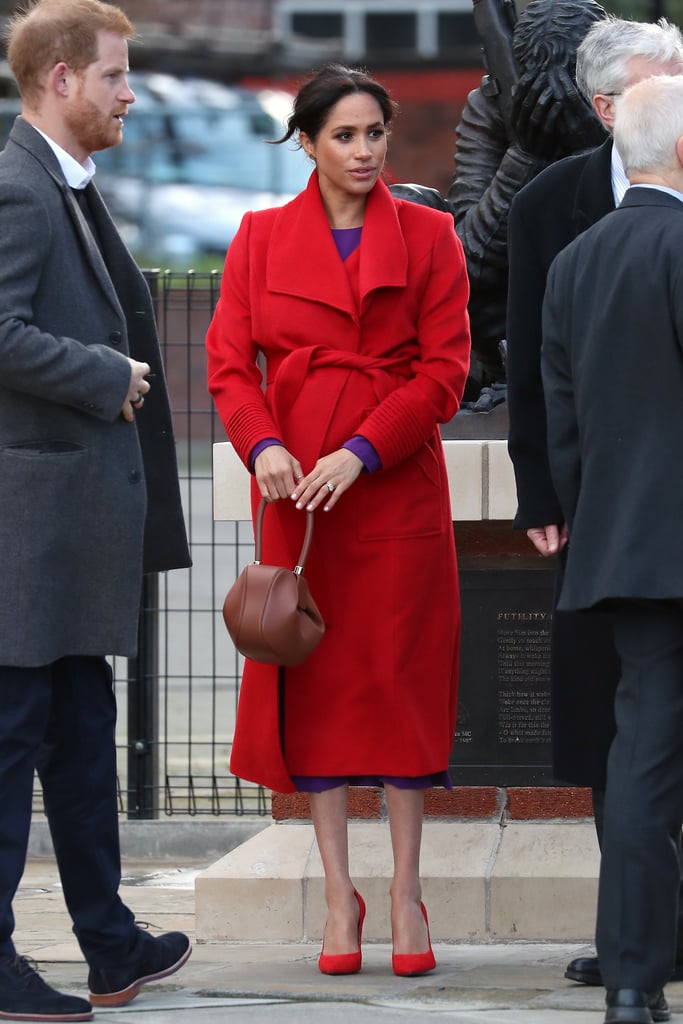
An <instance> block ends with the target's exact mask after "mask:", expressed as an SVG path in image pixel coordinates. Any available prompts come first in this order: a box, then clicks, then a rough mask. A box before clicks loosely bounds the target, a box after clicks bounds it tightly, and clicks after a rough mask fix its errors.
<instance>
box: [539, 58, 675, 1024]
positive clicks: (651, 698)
mask: <svg viewBox="0 0 683 1024" xmlns="http://www.w3.org/2000/svg"><path fill="white" fill-rule="evenodd" d="M614 139H615V146H616V147H617V149H618V151H619V154H620V156H621V159H622V162H623V166H624V170H625V172H626V174H627V176H628V179H629V181H630V184H631V187H630V188H629V189H628V190H627V192H626V195H625V197H624V199H623V200H622V202H621V204H620V206H619V207H618V209H617V210H616V211H614V212H613V213H610V214H608V215H607V216H606V217H605V218H603V219H602V220H601V221H600V222H599V223H598V224H595V225H594V226H593V227H591V228H589V229H588V230H587V231H586V232H585V233H584V234H582V235H581V236H580V237H579V238H577V239H576V240H575V241H574V242H573V243H571V244H570V245H569V246H568V247H567V248H566V249H565V250H564V251H563V252H562V253H561V254H560V255H559V256H558V257H557V259H556V260H555V261H554V263H553V265H552V267H551V269H550V272H549V275H548V283H547V288H546V295H545V300H544V305H543V347H542V374H543V385H544V389H545V395H546V408H547V423H548V451H549V456H550V467H551V473H552V479H553V483H554V486H555V490H556V493H557V496H558V499H559V503H560V507H561V510H562V514H563V518H564V521H565V523H566V528H567V532H568V536H569V542H568V545H567V563H566V571H565V575H564V581H563V584H562V590H561V593H560V599H559V604H558V607H559V608H560V609H561V610H563V611H570V612H581V611H585V610H590V611H591V613H592V614H608V615H609V616H610V617H611V619H612V621H613V636H614V643H615V647H616V650H617V653H618V655H619V657H620V660H621V666H622V668H621V677H620V679H619V682H618V686H617V690H616V695H615V705H614V707H615V719H616V734H615V737H614V740H613V742H612V745H611V748H610V753H609V759H608V765H607V788H606V793H605V827H604V835H603V846H602V862H601V870H600V886H599V894H598V918H597V929H596V941H597V948H598V956H599V958H600V966H601V969H602V975H603V979H604V983H605V986H606V988H607V1013H606V1016H605V1024H619V1022H630V1024H650V1022H651V1021H652V1020H667V1019H668V1013H667V1008H666V1003H665V1001H664V997H663V994H662V987H663V986H664V984H665V983H666V982H667V980H668V979H669V977H670V975H671V971H672V969H673V966H674V962H675V953H676V925H677V922H676V914H675V911H674V907H675V902H676V897H677V894H678V890H679V887H680V836H681V824H682V823H683V534H682V532H681V522H682V521H683V484H682V483H681V476H680V473H679V472H678V468H679V463H680V452H681V442H682V440H683V403H682V402H681V394H682V393H683V273H682V272H681V252H682V251H683V77H681V76H680V75H677V76H675V77H654V78H647V79H645V80H643V81H641V82H640V83H639V84H637V85H634V86H633V87H632V88H630V89H627V90H626V91H625V93H624V95H623V97H622V98H621V99H620V100H618V101H617V106H616V117H615V123H614Z"/></svg>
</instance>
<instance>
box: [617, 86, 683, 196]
mask: <svg viewBox="0 0 683 1024" xmlns="http://www.w3.org/2000/svg"><path fill="white" fill-rule="evenodd" d="M681 136H683V76H681V75H657V76H654V77H652V78H645V79H643V81H642V82H638V83H637V85H632V86H631V88H630V89H627V90H626V91H625V92H624V94H623V96H620V97H618V99H617V101H616V104H615V113H614V144H615V146H616V147H617V150H618V151H619V155H620V157H621V159H622V162H623V164H624V170H625V171H626V174H627V175H628V176H629V177H630V176H631V175H632V174H634V173H641V174H642V173H648V172H654V173H657V172H662V171H667V170H670V169H671V168H672V167H675V166H676V162H677V161H676V143H677V142H678V140H679V139H680V138H681Z"/></svg>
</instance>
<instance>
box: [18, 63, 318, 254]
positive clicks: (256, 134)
mask: <svg viewBox="0 0 683 1024" xmlns="http://www.w3.org/2000/svg"><path fill="white" fill-rule="evenodd" d="M129 80H130V85H131V88H132V89H133V91H134V92H135V94H136V102H135V104H134V105H133V106H131V108H130V112H129V114H128V116H127V117H126V119H125V122H124V129H123V136H124V138H123V142H122V144H121V145H120V146H116V147H114V148H113V149H108V150H103V151H102V152H100V153H96V154H95V155H94V159H95V163H96V165H97V174H96V178H95V180H96V182H97V186H98V188H99V189H100V191H101V193H102V195H103V197H104V199H105V201H106V203H107V205H108V207H109V209H110V212H111V214H112V216H113V218H114V220H115V221H116V223H117V226H118V227H119V230H120V231H121V234H122V235H123V237H124V239H125V241H126V243H127V244H128V246H129V248H130V249H131V251H132V252H133V253H134V255H135V256H136V257H137V258H138V259H144V260H145V261H146V262H149V261H150V260H154V261H172V260H173V259H174V258H176V259H183V260H187V259H190V258H192V257H196V256H200V255H202V254H218V255H219V256H221V257H222V255H223V254H224V253H225V250H226V249H227V247H228V245H229V244H230V242H231V241H232V239H233V237H234V235H235V232H236V231H237V228H238V227H239V224H240V221H241V219H242V217H243V215H244V213H245V212H246V211H247V210H259V209H263V208H265V207H269V206H278V205H282V204H283V203H286V202H288V201H289V200H290V199H291V198H293V196H294V195H296V193H297V192H300V191H301V189H302V188H304V187H305V185H306V182H307V180H308V177H309V174H310V171H311V165H310V162H309V161H308V160H307V159H306V157H305V156H304V154H303V153H302V152H301V151H299V150H294V149H293V146H292V145H291V144H284V145H280V146H275V145H270V144H269V142H270V141H271V140H275V139H277V138H280V137H281V136H282V134H283V133H284V121H285V119H286V117H287V115H288V113H289V110H290V108H291V102H292V97H291V96H290V95H289V94H288V93H284V92H278V91H274V90H263V91H251V90H246V89H241V88H233V87H228V86H224V85H221V84H219V83H216V82H210V81H203V80H201V79H177V78H174V77H173V76H170V75H164V74H156V73H152V74H142V73H131V75H130V79H129ZM17 113H18V103H17V101H16V100H14V99H0V140H1V141H2V142H4V139H5V138H6V136H7V133H8V132H9V129H10V127H11V124H12V121H13V120H14V117H15V116H16V114H17Z"/></svg>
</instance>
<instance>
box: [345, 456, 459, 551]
mask: <svg viewBox="0 0 683 1024" xmlns="http://www.w3.org/2000/svg"><path fill="white" fill-rule="evenodd" d="M445 479H446V475H445V469H444V466H443V462H442V460H441V458H440V457H439V455H437V453H436V452H435V451H434V449H433V447H432V445H431V443H430V442H426V443H425V444H423V445H422V447H421V448H419V449H418V451H416V452H415V454H414V455H411V457H410V458H409V459H406V460H405V461H404V462H402V463H400V465H398V466H394V467H393V468H392V469H389V470H378V471H377V472H376V473H371V474H370V475H367V476H361V477H359V480H358V482H359V483H361V484H362V494H361V495H359V499H360V501H359V504H358V508H357V511H358V516H359V520H358V539H359V540H361V541H375V540H399V539H407V538H410V537H430V536H436V535H438V534H441V533H442V532H443V531H444V529H445V527H446V525H447V524H446V519H447V516H446V503H445V502H444V487H445Z"/></svg>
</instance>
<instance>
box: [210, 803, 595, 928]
mask: <svg viewBox="0 0 683 1024" xmlns="http://www.w3.org/2000/svg"><path fill="white" fill-rule="evenodd" d="M349 853H350V861H351V873H352V877H353V879H354V883H355V885H356V887H357V888H358V890H359V892H360V893H361V895H362V896H363V898H364V899H365V901H366V904H367V907H368V914H367V918H366V922H365V928H364V932H363V936H364V939H368V940H369V941H375V942H389V941H391V928H390V923H389V891H388V890H389V882H390V878H391V871H392V857H391V842H390V837H389V826H388V823H386V822H380V821H368V822H351V823H350V824H349ZM598 869H599V850H598V845H597V840H596V837H595V828H594V826H593V822H592V821H590V820H582V821H543V822H526V821H522V822H511V823H504V824H501V823H497V822H471V821H466V822H463V821H426V822H425V825H424V831H423V842H422V856H421V876H422V885H423V898H424V902H425V904H426V906H427V910H428V912H429V921H430V928H431V934H432V938H433V939H434V941H436V942H463V941H466V942H488V941H491V942H492V941H496V942H500V941H507V940H520V939H523V940H527V941H530V942H538V941H553V942H591V941H592V939H593V932H594V926H595V904H596V898H597V878H598ZM195 896H196V935H197V939H198V940H199V941H204V942H219V941H243V942H244V941H246V942H249V941H252V942H302V941H321V939H322V929H323V926H324V921H325V900H324V879H323V870H322V863H321V860H320V855H319V853H318V849H317V846H316V843H315V837H314V834H313V826H312V825H311V823H310V822H304V821H301V822H299V821H286V822H275V823H273V824H272V825H270V826H268V827H266V828H265V829H264V830H263V831H261V832H259V833H258V835H255V836H253V837H252V838H251V839H248V840H247V841H246V842H244V843H242V844H241V845H240V846H238V847H236V848H235V849H234V850H232V851H231V852H230V853H228V854H227V855H226V856H224V857H222V858H221V859H220V860H218V861H217V862H216V863H215V864H213V865H212V866H211V867H210V868H208V869H207V870H206V871H204V872H202V873H201V874H200V875H199V876H198V877H197V879H196V882H195Z"/></svg>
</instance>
